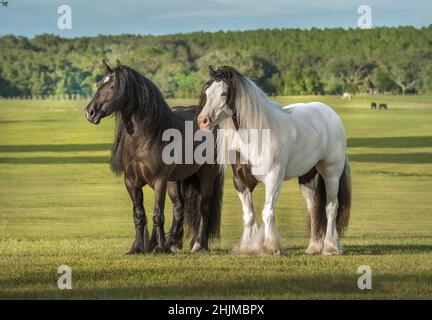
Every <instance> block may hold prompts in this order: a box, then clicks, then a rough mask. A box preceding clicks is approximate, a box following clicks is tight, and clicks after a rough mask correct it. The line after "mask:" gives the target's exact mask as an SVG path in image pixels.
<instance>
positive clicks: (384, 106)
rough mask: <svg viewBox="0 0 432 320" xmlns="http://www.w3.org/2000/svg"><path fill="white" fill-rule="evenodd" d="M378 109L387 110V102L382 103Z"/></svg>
mask: <svg viewBox="0 0 432 320" xmlns="http://www.w3.org/2000/svg"><path fill="white" fill-rule="evenodd" d="M378 109H384V110H387V103H380V104H379V107H378Z"/></svg>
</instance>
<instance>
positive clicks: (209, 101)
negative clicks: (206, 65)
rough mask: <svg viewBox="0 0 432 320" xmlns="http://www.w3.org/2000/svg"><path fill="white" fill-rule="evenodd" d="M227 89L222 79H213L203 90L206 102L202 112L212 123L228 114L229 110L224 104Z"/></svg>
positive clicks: (216, 122)
mask: <svg viewBox="0 0 432 320" xmlns="http://www.w3.org/2000/svg"><path fill="white" fill-rule="evenodd" d="M227 91H228V85H227V84H226V83H225V82H224V81H214V82H213V83H212V84H211V86H210V87H208V88H207V90H206V91H205V93H206V104H205V106H204V108H203V111H202V113H203V114H204V115H206V116H207V117H209V118H210V119H211V121H213V122H214V124H218V123H219V122H220V121H222V120H224V119H225V118H227V117H228V116H230V110H229V109H228V106H227V104H226V99H227V97H226V93H227ZM223 94H224V95H223Z"/></svg>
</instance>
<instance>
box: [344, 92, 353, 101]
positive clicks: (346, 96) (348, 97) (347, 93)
mask: <svg viewBox="0 0 432 320" xmlns="http://www.w3.org/2000/svg"><path fill="white" fill-rule="evenodd" d="M342 99H347V100H351V99H352V93H349V92H344V93H343V95H342Z"/></svg>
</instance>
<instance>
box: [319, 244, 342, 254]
mask: <svg viewBox="0 0 432 320" xmlns="http://www.w3.org/2000/svg"><path fill="white" fill-rule="evenodd" d="M342 253H343V250H342V248H337V247H335V246H334V245H329V246H324V249H323V250H322V254H323V255H324V256H340V255H341V254H342Z"/></svg>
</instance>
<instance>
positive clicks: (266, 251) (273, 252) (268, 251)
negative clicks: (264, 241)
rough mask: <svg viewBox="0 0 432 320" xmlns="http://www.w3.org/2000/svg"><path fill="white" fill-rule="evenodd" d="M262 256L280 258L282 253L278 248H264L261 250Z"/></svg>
mask: <svg viewBox="0 0 432 320" xmlns="http://www.w3.org/2000/svg"><path fill="white" fill-rule="evenodd" d="M260 254H262V255H264V256H280V255H281V251H280V250H279V249H278V248H268V247H263V248H262V249H261V252H260Z"/></svg>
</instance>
